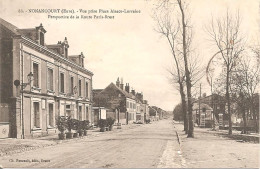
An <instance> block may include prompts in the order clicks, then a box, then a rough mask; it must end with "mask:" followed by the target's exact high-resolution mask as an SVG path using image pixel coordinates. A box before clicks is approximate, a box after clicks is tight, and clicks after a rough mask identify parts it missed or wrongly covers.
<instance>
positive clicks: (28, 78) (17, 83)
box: [14, 72, 33, 139]
mask: <svg viewBox="0 0 260 169" xmlns="http://www.w3.org/2000/svg"><path fill="white" fill-rule="evenodd" d="M27 80H28V82H27V83H22V84H20V80H15V81H14V85H15V86H16V92H17V93H16V96H17V97H18V91H19V90H18V86H21V91H23V90H24V89H25V88H26V86H27V85H30V84H31V82H32V80H33V73H32V72H30V73H29V74H28V75H27ZM21 104H22V111H21V117H22V119H21V120H22V138H23V139H24V117H23V92H22V101H21Z"/></svg>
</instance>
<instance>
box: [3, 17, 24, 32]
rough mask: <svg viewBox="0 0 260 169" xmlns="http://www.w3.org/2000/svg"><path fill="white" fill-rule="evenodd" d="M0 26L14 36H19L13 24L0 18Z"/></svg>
mask: <svg viewBox="0 0 260 169" xmlns="http://www.w3.org/2000/svg"><path fill="white" fill-rule="evenodd" d="M0 25H1V26H4V27H5V28H6V29H8V30H10V31H11V32H12V33H13V34H14V35H21V34H20V33H19V32H18V28H17V27H16V26H14V25H13V24H11V23H9V22H7V21H5V20H4V19H2V18H0Z"/></svg>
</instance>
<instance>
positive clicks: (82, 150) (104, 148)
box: [0, 120, 182, 168]
mask: <svg viewBox="0 0 260 169" xmlns="http://www.w3.org/2000/svg"><path fill="white" fill-rule="evenodd" d="M92 132H93V133H90V132H89V136H87V137H83V138H80V139H71V140H68V141H67V140H66V141H62V143H61V144H56V145H53V146H46V147H42V148H38V149H35V150H32V151H25V152H21V153H16V154H12V155H6V156H3V157H0V164H1V165H2V166H3V167H7V168H13V167H14V168H17V167H19V168H23V167H26V168H61V167H62V168H157V167H161V168H164V167H181V163H180V162H181V161H182V160H181V156H179V154H178V151H179V144H178V141H177V137H176V132H175V130H174V126H173V125H172V121H171V120H161V121H156V122H153V123H152V124H144V125H140V124H133V125H127V126H122V129H115V130H113V131H111V132H104V133H101V132H97V131H95V130H94V131H92ZM38 141H39V140H38V139H37V140H35V142H38ZM41 141H42V140H41ZM43 141H46V140H43ZM47 141H49V140H47ZM53 142H55V141H53ZM172 155H173V156H174V158H172Z"/></svg>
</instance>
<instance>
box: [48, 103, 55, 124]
mask: <svg viewBox="0 0 260 169" xmlns="http://www.w3.org/2000/svg"><path fill="white" fill-rule="evenodd" d="M53 120H54V119H53V104H52V103H49V126H51V127H53V126H54V121H53Z"/></svg>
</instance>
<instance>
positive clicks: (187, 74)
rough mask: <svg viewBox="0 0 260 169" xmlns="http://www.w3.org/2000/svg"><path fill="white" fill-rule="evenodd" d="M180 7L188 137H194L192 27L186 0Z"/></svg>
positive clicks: (179, 1) (181, 2)
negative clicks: (191, 73)
mask: <svg viewBox="0 0 260 169" xmlns="http://www.w3.org/2000/svg"><path fill="white" fill-rule="evenodd" d="M177 3H178V6H179V9H180V11H181V26H182V50H183V59H184V68H185V77H186V88H187V98H188V120H189V125H188V126H189V130H188V137H194V133H193V130H194V126H193V117H192V97H191V87H192V84H191V75H190V70H189V63H188V52H189V50H188V49H189V47H190V43H189V42H191V36H190V37H189V36H188V35H187V28H189V29H191V27H190V25H189V19H187V18H186V14H187V10H188V6H187V4H186V3H185V1H182V0H177Z"/></svg>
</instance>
